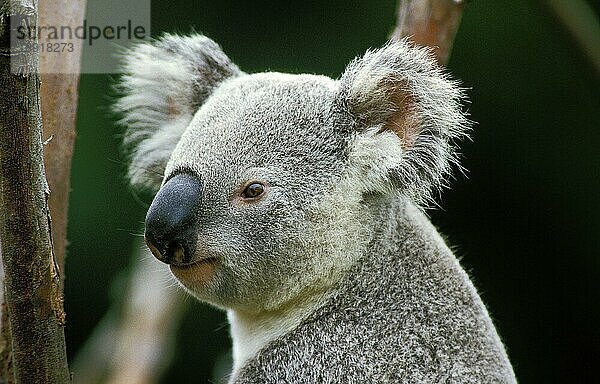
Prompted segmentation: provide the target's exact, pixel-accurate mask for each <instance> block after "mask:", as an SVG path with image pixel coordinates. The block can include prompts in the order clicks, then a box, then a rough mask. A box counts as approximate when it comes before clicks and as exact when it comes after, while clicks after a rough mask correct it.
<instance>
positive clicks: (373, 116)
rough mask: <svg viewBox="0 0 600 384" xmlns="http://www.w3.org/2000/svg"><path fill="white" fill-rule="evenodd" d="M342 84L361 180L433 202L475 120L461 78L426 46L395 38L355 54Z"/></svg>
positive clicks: (339, 102)
mask: <svg viewBox="0 0 600 384" xmlns="http://www.w3.org/2000/svg"><path fill="white" fill-rule="evenodd" d="M339 87H340V88H339V91H338V95H337V97H336V104H335V105H336V108H337V109H338V111H341V112H342V114H343V115H344V116H345V119H344V120H345V123H344V125H345V126H349V127H351V132H349V133H350V134H354V135H355V140H354V142H353V148H352V149H351V152H350V159H351V163H354V164H352V166H354V167H356V169H358V170H359V177H360V174H362V177H363V179H362V180H361V184H363V185H364V186H365V188H366V189H367V190H369V191H372V192H388V191H390V190H392V189H394V190H397V189H400V190H401V191H402V192H403V193H405V194H407V195H409V197H411V198H412V199H413V200H415V201H416V202H417V203H424V202H428V200H429V199H430V198H431V192H432V191H434V190H436V189H438V188H440V187H442V186H443V185H444V183H445V180H446V179H447V177H448V176H449V174H450V170H451V165H452V164H453V163H456V141H457V140H458V139H461V138H464V137H466V136H467V132H468V130H469V127H470V122H469V120H468V119H467V118H466V116H465V113H464V112H463V111H462V100H463V98H464V95H463V92H462V90H461V89H460V88H459V87H458V86H457V83H456V82H454V81H451V80H449V78H448V76H447V75H446V74H445V73H443V72H442V70H441V69H440V68H439V67H438V66H437V64H435V62H434V60H433V58H432V56H431V55H430V53H429V51H428V50H427V49H424V48H417V47H415V46H412V45H410V44H409V43H408V42H406V41H396V42H389V43H388V44H387V45H385V46H384V47H383V48H381V49H378V50H373V51H368V52H367V53H366V54H365V55H364V56H363V57H362V58H357V59H355V60H354V61H352V62H351V63H350V64H349V65H348V67H347V68H346V71H345V72H344V74H343V75H342V77H341V79H340V82H339Z"/></svg>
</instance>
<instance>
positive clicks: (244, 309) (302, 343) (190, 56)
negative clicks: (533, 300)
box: [117, 35, 515, 383]
mask: <svg viewBox="0 0 600 384" xmlns="http://www.w3.org/2000/svg"><path fill="white" fill-rule="evenodd" d="M190 47H192V48H190ZM207 47H209V48H207ZM208 57H210V58H213V59H211V60H209V59H207V58H208ZM215 57H218V59H214V58H215ZM171 61H174V62H175V63H177V65H173V66H170V65H169V63H170V62H171ZM153 63H161V64H160V65H158V66H154V64H153ZM182 63H185V65H182ZM125 68H127V74H126V76H125V77H124V78H123V80H122V83H121V89H122V90H123V91H124V93H125V95H124V97H123V98H122V99H121V100H120V101H119V103H118V106H117V109H118V110H119V111H120V112H122V113H123V114H124V117H123V120H122V121H123V123H125V124H127V125H128V131H127V139H126V142H127V143H128V144H129V145H130V148H131V151H132V164H131V168H130V170H131V171H130V176H131V178H132V182H133V183H134V184H144V183H146V182H145V180H147V179H153V178H152V177H149V175H148V174H147V172H141V171H138V170H140V169H147V168H148V166H149V165H150V166H151V167H158V168H159V169H161V172H162V169H164V176H165V179H164V180H168V179H169V178H170V177H172V176H173V175H176V174H178V173H181V172H185V173H188V174H191V175H194V176H195V177H197V178H199V179H200V180H202V185H203V189H202V200H201V202H198V204H199V206H198V208H197V209H198V217H199V219H198V222H197V223H195V225H196V227H197V231H196V232H197V238H196V239H194V240H195V242H196V244H197V247H196V248H197V250H196V255H194V260H199V259H200V258H202V257H206V256H210V257H216V258H217V259H218V264H217V265H216V267H215V268H214V270H213V269H211V270H208V272H207V270H203V271H204V272H202V274H200V272H198V274H196V275H194V274H187V275H181V274H180V275H179V281H180V283H181V285H182V286H183V287H184V288H185V289H186V290H187V291H188V292H190V293H191V294H192V295H194V296H196V297H197V298H199V299H200V300H202V301H205V302H208V303H210V304H213V305H215V306H217V307H220V308H223V309H226V310H227V311H228V316H229V319H230V323H231V333H232V338H233V350H234V370H233V373H232V378H231V383H285V382H287V383H315V382H318V383H365V382H371V383H381V382H406V383H430V382H452V383H471V382H472V383H475V382H486V383H498V382H502V383H510V382H515V378H514V374H513V373H512V368H511V366H510V363H509V361H508V359H507V357H506V353H505V352H504V347H503V345H502V343H501V342H500V340H499V338H498V336H497V334H496V331H495V329H494V327H493V325H492V323H491V321H490V319H489V316H488V314H487V311H486V309H485V307H484V305H483V304H482V302H481V300H480V299H479V297H478V295H477V292H476V291H475V289H474V288H473V286H472V284H471V282H470V281H469V278H468V276H467V275H466V274H465V272H464V271H463V270H462V269H461V267H460V266H459V264H458V261H457V260H456V258H455V257H454V256H453V255H452V253H451V251H450V250H449V249H448V247H447V246H446V245H445V244H444V241H443V240H442V239H441V237H440V236H439V235H438V234H437V232H436V230H435V228H434V227H433V226H432V225H431V224H430V223H429V222H428V221H427V219H426V218H425V216H424V215H423V213H422V212H421V211H420V210H419V209H418V208H416V206H419V205H420V204H422V203H424V202H427V201H428V200H429V199H430V196H431V192H432V191H433V190H435V189H436V188H439V187H440V186H442V185H444V183H445V180H447V177H448V175H449V170H450V166H451V164H453V163H455V162H456V155H455V148H456V140H458V139H460V138H462V137H464V136H466V131H467V128H468V121H467V119H466V118H465V117H464V113H463V112H462V110H461V100H462V98H463V95H462V92H461V91H460V89H459V88H458V87H457V86H456V84H455V83H454V82H452V81H450V80H449V79H448V78H447V76H446V75H444V74H443V73H442V72H441V71H440V69H439V68H437V67H436V66H435V64H433V62H432V60H431V59H430V58H429V56H428V53H427V52H426V51H425V50H422V49H417V48H414V47H411V46H410V45H409V44H408V43H406V42H396V43H389V44H388V45H386V46H385V47H383V48H381V49H379V50H375V51H370V52H368V53H367V54H366V55H365V56H364V57H362V58H359V59H356V60H355V61H353V62H352V63H351V64H350V65H349V66H348V68H347V69H346V71H345V73H344V74H343V75H342V77H341V78H340V79H339V80H332V79H329V78H327V77H323V76H315V75H288V74H280V73H272V72H271V73H259V74H250V75H248V74H244V73H242V72H240V71H239V70H238V69H237V67H235V66H234V65H233V64H231V62H230V61H229V60H228V59H227V58H226V57H225V56H224V54H223V53H222V52H221V51H220V50H219V49H218V48H217V46H216V44H214V43H213V42H211V41H210V40H208V39H207V38H206V37H203V36H190V37H178V36H169V35H167V36H165V37H163V39H162V40H159V41H157V42H154V43H152V44H150V45H142V46H139V47H138V48H136V50H134V51H133V54H132V55H130V56H128V57H127V59H126V64H125ZM148 68H152V70H151V71H150V70H149V69H148ZM178 68H181V69H180V71H179V70H178ZM198 68H200V69H198ZM207 68H210V70H207ZM180 72H181V73H180ZM215 74H216V75H215ZM155 77H156V79H155ZM165 82H166V83H165ZM159 84H161V86H159ZM174 101H175V102H176V106H180V107H181V108H176V109H175V110H177V111H182V113H181V114H179V115H177V116H176V118H175V120H176V123H173V118H172V117H173V116H172V115H173V114H172V113H165V111H167V112H168V111H169V110H172V105H171V104H172V103H173V102H174ZM168 105H171V109H169V108H166V107H165V106H168ZM140 172H141V173H140ZM248 180H264V181H265V182H268V184H269V185H270V189H269V191H268V193H267V194H266V196H265V197H264V198H263V199H261V200H260V201H257V202H252V203H248V204H240V203H239V201H240V200H239V196H240V189H241V188H242V186H243V185H244V183H246V182H247V181H248ZM157 183H160V181H159V180H157V179H154V180H153V181H152V182H151V183H150V184H151V185H156V184H157ZM146 184H147V183H146ZM169 201H170V200H169ZM173 204H177V201H176V199H175V200H174V201H173ZM171 268H173V267H171ZM172 270H173V269H172ZM192 270H193V271H196V269H192ZM173 273H175V272H173Z"/></svg>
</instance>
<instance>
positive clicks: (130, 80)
mask: <svg viewBox="0 0 600 384" xmlns="http://www.w3.org/2000/svg"><path fill="white" fill-rule="evenodd" d="M122 60H123V63H122V68H121V70H122V71H121V72H122V73H123V76H122V77H121V79H120V80H119V82H118V83H117V84H116V90H117V92H118V93H119V94H120V97H119V99H118V100H117V102H116V103H115V105H114V110H115V111H116V112H117V113H119V114H120V115H121V116H122V117H121V120H120V123H121V124H122V125H124V126H125V127H126V128H127V129H126V132H125V138H124V144H125V147H126V149H127V150H128V151H129V154H130V163H129V172H128V174H129V178H130V180H131V184H132V185H134V186H137V187H145V188H150V189H154V190H156V189H158V187H160V184H161V181H162V175H163V172H164V168H165V166H166V164H167V161H168V160H169V158H170V156H171V153H172V151H173V149H174V148H175V146H176V145H177V142H178V141H179V139H180V138H181V135H182V134H183V132H184V131H185V129H186V128H187V127H188V125H189V123H190V121H191V120H192V118H193V116H194V114H195V113H196V111H197V110H198V108H200V106H201V105H202V104H203V103H204V102H205V100H206V99H207V98H208V97H209V96H210V94H211V93H212V92H213V90H214V89H215V88H216V87H217V86H219V84H220V83H221V82H223V81H224V80H225V79H227V78H230V77H234V76H237V75H239V74H241V71H240V70H239V69H238V67H237V66H236V65H235V64H233V63H232V62H231V61H230V60H229V58H228V57H227V56H226V55H225V54H224V53H223V51H222V50H221V48H220V47H219V45H217V43H215V42H214V41H212V40H211V39H209V38H208V37H206V36H202V35H192V36H178V35H170V34H165V35H163V36H162V37H161V38H159V39H157V40H155V41H152V42H150V43H142V44H139V45H137V46H135V47H134V48H132V49H130V50H128V51H126V52H124V53H123V55H122Z"/></svg>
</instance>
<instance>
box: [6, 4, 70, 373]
mask: <svg viewBox="0 0 600 384" xmlns="http://www.w3.org/2000/svg"><path fill="white" fill-rule="evenodd" d="M0 4H1V6H0V116H1V117H0V238H1V239H2V260H3V264H4V273H5V281H4V294H5V302H6V305H7V309H8V312H7V313H8V316H9V323H10V335H11V339H12V353H13V355H12V362H13V370H14V379H15V382H16V383H68V382H69V380H70V377H69V376H70V375H69V370H68V366H67V358H66V349H65V338H64V329H63V323H64V312H63V309H62V297H61V294H60V277H59V272H58V267H57V264H56V260H55V258H54V255H53V252H52V238H51V235H50V216H49V212H48V194H49V190H48V184H47V182H46V177H45V172H44V163H43V157H42V156H43V148H42V121H41V111H40V98H39V89H40V78H39V74H38V72H39V63H38V54H37V53H36V48H37V46H36V45H37V39H36V38H34V39H27V38H25V39H15V40H13V41H12V44H11V38H10V35H11V33H10V32H11V28H16V27H17V26H19V25H23V26H32V27H34V28H35V26H37V16H38V12H37V1H36V0H4V1H2V2H1V3H0ZM11 22H12V25H11ZM11 65H12V68H11Z"/></svg>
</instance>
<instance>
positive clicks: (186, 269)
mask: <svg viewBox="0 0 600 384" xmlns="http://www.w3.org/2000/svg"><path fill="white" fill-rule="evenodd" d="M218 264H219V259H218V258H217V257H205V258H202V259H199V260H196V261H195V262H193V263H188V264H177V265H176V264H171V265H169V268H170V269H171V273H173V275H174V276H175V277H176V278H177V279H178V280H179V281H181V282H182V283H183V284H184V285H186V286H193V287H197V286H198V285H205V284H206V283H208V282H209V281H210V280H211V279H212V277H213V276H214V274H215V270H216V268H217V265H218Z"/></svg>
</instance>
